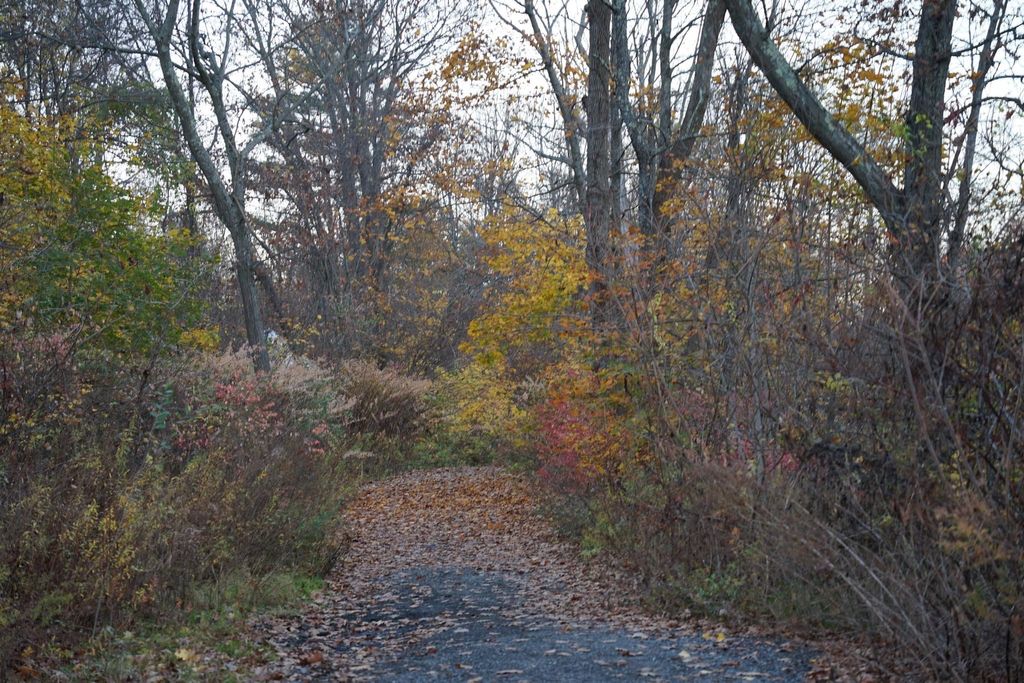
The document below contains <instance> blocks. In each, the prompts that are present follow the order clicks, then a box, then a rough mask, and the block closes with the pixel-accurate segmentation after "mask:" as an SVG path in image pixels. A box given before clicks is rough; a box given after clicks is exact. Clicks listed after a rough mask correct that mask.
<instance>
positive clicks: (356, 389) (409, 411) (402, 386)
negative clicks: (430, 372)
mask: <svg viewBox="0 0 1024 683" xmlns="http://www.w3.org/2000/svg"><path fill="white" fill-rule="evenodd" d="M339 374H340V385H341V391H342V392H343V393H344V394H345V396H347V397H349V400H350V403H351V406H350V408H351V418H350V426H351V428H352V430H353V431H355V432H357V433H360V434H364V435H371V436H373V435H376V436H383V437H394V436H397V435H399V434H401V435H403V436H415V435H416V434H418V433H419V432H421V431H422V430H423V429H424V428H425V427H426V426H427V425H428V422H429V411H428V402H427V396H428V392H429V391H430V387H431V383H430V381H428V380H423V379H416V378H413V377H409V376H406V375H403V374H401V373H399V372H398V371H396V370H393V369H385V370H381V369H379V368H378V367H377V366H375V365H373V364H372V363H367V362H365V361H358V360H352V361H346V362H345V363H343V364H342V365H341V368H340V372H339Z"/></svg>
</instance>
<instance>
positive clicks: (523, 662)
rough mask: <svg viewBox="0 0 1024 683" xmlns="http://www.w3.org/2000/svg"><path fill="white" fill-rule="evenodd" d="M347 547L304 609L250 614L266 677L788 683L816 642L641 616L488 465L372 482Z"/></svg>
mask: <svg viewBox="0 0 1024 683" xmlns="http://www.w3.org/2000/svg"><path fill="white" fill-rule="evenodd" d="M347 517H348V529H349V534H350V536H351V537H350V539H349V540H350V546H349V548H348V551H347V552H346V554H345V559H344V560H343V561H342V562H340V563H339V566H338V567H337V568H336V569H335V571H334V573H333V576H332V578H331V580H330V581H329V583H328V585H327V587H326V589H325V590H324V591H322V592H321V593H320V594H319V595H318V596H317V597H316V598H315V599H314V601H313V602H312V603H311V604H309V605H308V606H307V607H306V609H304V610H303V611H302V612H301V613H299V614H297V615H292V616H286V617H269V618H264V619H262V620H260V621H258V622H256V623H254V625H253V629H254V631H255V632H256V634H257V637H258V638H259V639H262V640H264V641H265V642H267V643H269V645H270V646H271V647H272V648H273V649H274V650H276V652H277V655H278V657H277V658H276V660H275V661H274V662H273V663H271V664H267V665H264V666H262V667H260V668H259V669H258V670H257V671H258V675H259V677H260V678H263V679H264V680H275V679H276V680H281V679H284V680H356V681H362V680H384V681H430V680H451V681H567V682H568V681H602V680H631V679H647V680H652V681H656V680H664V681H679V680H706V681H726V680H753V681H797V680H804V679H805V677H807V676H808V675H812V676H813V675H814V672H815V670H817V671H820V668H819V667H815V666H814V665H813V663H812V662H813V661H814V659H815V658H816V657H819V656H820V653H818V652H816V651H814V650H813V649H811V648H810V647H807V646H805V645H800V644H794V643H790V642H784V641H782V640H777V639H776V640H773V639H770V638H759V637H756V636H754V635H750V634H735V633H730V632H726V631H722V630H720V629H718V628H713V627H705V626H704V625H701V624H691V623H681V622H674V621H671V620H666V619H660V618H657V617H652V616H651V615H649V614H645V613H644V612H643V611H642V610H641V609H640V607H639V604H638V603H639V601H638V600H637V598H636V596H637V595H638V592H637V591H635V590H634V588H635V587H633V586H632V585H631V582H630V580H629V579H628V578H627V576H626V575H624V574H620V573H617V572H616V571H615V570H612V569H608V568H606V567H601V566H598V564H599V563H596V562H593V563H584V562H582V561H581V560H580V559H579V558H578V551H577V550H574V549H573V548H571V547H570V546H568V545H567V544H565V543H563V542H561V541H560V540H559V539H558V538H557V536H556V535H555V533H554V531H553V530H552V529H551V528H550V526H548V525H547V524H546V523H545V522H544V521H543V520H542V519H541V517H540V516H539V515H538V514H537V513H536V503H535V500H534V499H533V498H532V497H531V495H530V491H529V486H528V484H527V483H526V482H525V481H524V480H522V479H520V478H518V477H516V476H514V475H512V474H509V473H506V472H504V471H502V470H500V469H498V468H493V467H477V468H468V467H467V468H449V469H437V470H427V471H416V472H412V473H408V474H403V475H401V476H398V477H395V478H392V479H389V480H386V481H382V482H378V483H375V484H371V485H369V486H368V487H366V488H365V489H364V490H363V492H362V494H361V495H360V496H359V497H358V499H357V500H355V501H354V503H353V504H352V506H351V507H350V508H349V510H348V512H347Z"/></svg>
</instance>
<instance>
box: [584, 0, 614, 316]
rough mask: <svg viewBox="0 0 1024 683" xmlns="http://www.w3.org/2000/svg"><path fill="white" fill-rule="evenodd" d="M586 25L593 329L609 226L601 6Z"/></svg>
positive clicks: (604, 9) (602, 309) (607, 34)
mask: <svg viewBox="0 0 1024 683" xmlns="http://www.w3.org/2000/svg"><path fill="white" fill-rule="evenodd" d="M587 17H588V21H589V25H590V45H589V53H590V54H589V67H590V69H589V73H588V75H587V103H586V111H587V188H586V189H587V192H586V198H585V203H584V207H583V220H584V223H585V224H586V231H587V265H588V266H589V268H590V273H591V286H590V294H591V298H592V303H591V316H592V319H593V323H594V327H595V329H598V330H600V329H602V328H604V327H605V326H606V325H607V323H608V322H609V320H610V316H609V309H610V302H609V297H608V294H609V292H608V284H609V283H608V280H609V276H610V270H611V269H610V263H609V258H608V257H609V248H608V239H609V231H610V224H611V208H612V206H611V205H612V192H611V158H610V133H611V91H610V82H611V73H610V66H611V47H610V45H611V18H612V8H611V7H610V6H609V4H608V3H607V2H606V1H605V0H590V1H589V2H588V3H587Z"/></svg>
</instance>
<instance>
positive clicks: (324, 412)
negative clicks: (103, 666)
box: [0, 342, 348, 660]
mask: <svg viewBox="0 0 1024 683" xmlns="http://www.w3.org/2000/svg"><path fill="white" fill-rule="evenodd" d="M6 348H8V347H5V349H6ZM58 358H59V357H58ZM2 364H3V367H4V370H5V374H4V377H5V391H4V402H3V415H2V417H3V418H4V420H3V423H2V424H4V425H5V426H6V427H5V428H6V429H7V431H6V432H5V434H4V435H3V437H2V438H3V440H2V445H3V450H2V452H0V465H2V476H3V477H4V479H5V481H4V484H5V485H4V486H3V487H2V489H0V490H2V494H0V527H2V528H3V529H4V530H5V533H4V535H3V537H2V538H0V567H3V568H4V569H3V571H0V623H2V625H3V628H2V629H0V633H2V634H3V635H2V637H0V648H2V650H0V653H2V656H3V657H4V659H5V660H9V659H10V658H11V657H12V656H14V655H15V654H16V653H17V652H19V651H20V650H21V649H22V648H24V647H25V646H26V645H33V646H35V647H36V649H37V650H38V649H39V646H40V645H41V644H45V643H47V642H49V641H51V640H53V641H55V642H65V641H68V640H69V639H70V640H73V639H74V638H75V637H77V636H81V635H84V634H87V633H89V632H92V631H94V630H95V629H96V628H97V627H98V626H102V625H105V624H114V625H124V624H127V623H129V622H131V621H133V620H135V619H137V618H138V617H139V616H140V615H146V614H153V613H155V612H158V611H163V610H166V609H169V608H176V607H186V608H187V607H188V605H189V601H190V600H191V598H192V596H194V595H196V587H198V586H201V585H204V584H209V585H213V584H217V583H219V582H220V581H221V579H223V577H229V576H239V575H245V576H251V577H253V580H256V581H258V580H259V578H260V577H262V576H266V575H268V574H271V573H273V572H277V571H282V570H285V569H294V570H297V571H300V572H306V573H315V572H322V571H324V570H325V569H326V568H327V567H328V566H329V565H330V563H331V561H332V558H333V554H334V552H335V551H334V548H333V545H332V542H331V531H332V528H333V523H334V520H335V513H336V512H337V510H338V507H339V505H340V496H341V492H342V491H343V483H344V477H345V470H344V469H343V465H342V463H341V460H340V458H338V457H337V453H338V452H339V451H340V450H341V447H342V445H343V444H342V442H343V441H344V440H345V438H346V431H345V429H344V423H345V422H346V421H347V408H348V403H347V402H346V401H344V400H343V399H341V398H340V394H339V392H338V389H337V386H336V381H335V380H334V379H333V378H332V377H331V376H330V375H329V374H328V373H326V372H324V371H322V370H320V369H319V368H317V367H316V366H315V365H313V364H312V363H303V364H298V365H294V366H290V367H286V368H279V369H277V370H276V371H275V372H273V373H270V374H267V375H265V376H257V375H256V374H255V373H254V372H253V370H252V364H251V362H250V361H249V359H248V357H247V356H246V355H245V354H242V353H238V354H230V353H229V354H219V355H211V354H204V355H189V356H185V357H182V358H178V359H167V360H161V361H154V362H149V363H146V364H132V363H126V362H125V361H124V360H123V359H119V360H118V361H117V362H115V361H114V357H112V356H111V355H110V354H109V353H106V352H94V353H88V354H85V353H82V354H79V356H78V357H77V358H76V359H75V360H74V361H69V360H65V361H64V362H63V363H62V364H60V365H55V364H54V361H53V356H52V355H49V354H47V349H46V347H45V345H44V344H42V343H41V342H40V343H38V344H35V345H34V346H32V345H30V346H22V347H21V348H20V349H19V350H18V352H17V353H12V352H11V351H5V352H3V358H2ZM40 368H48V369H49V372H39V369H40Z"/></svg>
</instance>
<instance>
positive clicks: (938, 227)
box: [725, 0, 1007, 311]
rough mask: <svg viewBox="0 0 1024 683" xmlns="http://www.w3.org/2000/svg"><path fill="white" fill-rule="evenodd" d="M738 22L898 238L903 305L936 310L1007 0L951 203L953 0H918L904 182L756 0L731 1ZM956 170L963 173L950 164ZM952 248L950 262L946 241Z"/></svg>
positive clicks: (986, 51)
mask: <svg viewBox="0 0 1024 683" xmlns="http://www.w3.org/2000/svg"><path fill="white" fill-rule="evenodd" d="M725 4H726V6H727V8H728V10H729V16H730V17H731V19H732V24H733V27H734V28H735V30H736V33H737V34H738V35H739V37H740V40H741V41H742V42H743V44H744V46H745V47H746V48H747V50H748V51H749V53H750V55H751V57H752V59H753V60H754V63H755V64H756V65H757V66H758V68H759V69H760V70H761V71H762V72H763V73H764V75H765V77H766V78H767V79H768V81H769V83H771V85H772V87H773V88H774V89H775V90H776V92H778V94H779V96H780V97H782V99H783V100H785V101H786V103H787V104H788V105H789V106H790V108H791V109H792V110H793V113H794V114H796V116H797V118H799V119H800V121H801V123H803V124H804V126H806V127H807V130H808V131H809V132H810V133H811V135H813V136H814V138H815V139H816V140H818V142H819V143H821V145H822V146H823V147H824V148H825V149H826V150H828V152H829V153H830V154H831V155H832V156H833V157H834V158H835V159H836V160H837V161H839V162H840V163H841V164H842V165H843V166H844V167H846V169H847V170H848V171H849V172H850V174H851V175H852V176H853V177H854V179H855V180H856V181H857V183H858V184H859V185H860V187H861V188H862V189H863V191H864V194H865V195H866V196H867V198H868V200H869V201H870V202H871V203H872V204H873V205H874V207H875V208H876V209H877V210H878V212H879V214H880V215H881V217H882V220H883V221H884V223H885V226H886V228H887V230H888V232H889V235H890V238H891V241H892V242H893V244H894V249H893V250H892V268H893V273H894V274H895V276H896V278H897V280H898V281H899V283H900V285H901V294H902V297H903V301H904V304H905V305H906V306H907V307H908V308H909V309H910V310H911V311H916V310H918V309H919V307H920V306H925V307H926V308H928V309H929V310H930V311H934V310H935V308H934V303H935V302H934V301H932V300H933V299H936V298H937V299H938V300H939V301H942V302H946V301H947V296H945V295H942V294H941V293H940V292H938V291H937V290H936V288H937V287H939V286H940V285H941V284H943V282H944V280H945V278H946V277H947V276H948V277H951V278H955V277H956V270H955V266H956V261H957V254H958V252H959V250H960V247H961V244H962V241H963V229H964V224H965V221H966V219H967V210H968V206H967V204H968V199H969V197H970V182H971V177H972V173H973V164H974V156H975V145H976V140H977V126H978V116H979V113H980V109H981V106H982V102H983V100H984V89H985V86H986V85H987V83H988V78H989V74H990V70H991V68H992V66H993V63H994V53H995V51H996V50H997V49H998V47H999V41H1000V36H1001V34H1002V22H1003V19H1004V17H1005V15H1006V5H1007V3H1006V0H995V1H994V3H993V6H992V8H991V10H990V11H989V12H988V27H987V31H986V33H985V37H984V39H983V41H982V43H981V44H980V46H973V47H980V49H981V60H980V62H979V64H978V66H977V69H976V70H975V72H974V73H973V74H972V76H971V80H972V81H973V83H972V92H973V96H972V101H971V105H970V115H969V117H968V125H967V134H966V138H965V143H966V147H965V149H964V154H963V161H962V162H961V167H960V170H959V175H960V178H961V180H960V192H959V199H958V200H957V202H956V203H955V204H954V205H952V206H951V205H950V204H948V203H947V201H946V199H945V197H946V191H945V183H946V175H945V174H944V172H943V165H944V164H943V142H944V139H945V138H944V135H945V124H946V113H947V112H946V111H945V108H944V96H945V90H946V82H947V80H948V78H949V67H950V60H951V58H952V55H953V47H952V41H953V24H954V20H955V19H956V16H957V8H958V4H959V3H958V2H957V1H956V0H927V1H925V2H923V3H922V5H921V16H920V19H919V22H918V27H917V39H916V41H915V45H914V53H913V57H912V59H913V72H912V78H911V87H910V101H909V108H908V112H907V117H906V130H905V134H904V138H905V151H904V161H903V169H902V171H903V173H902V175H903V184H902V187H899V186H897V185H896V184H895V183H894V182H893V181H892V179H891V178H890V175H889V174H888V173H887V172H886V170H885V168H884V167H883V166H882V165H881V164H880V163H879V162H878V160H876V159H875V158H874V157H873V156H872V155H871V153H869V152H868V151H867V149H865V147H864V145H863V144H862V143H861V142H860V141H859V140H857V138H856V137H854V135H853V134H851V133H850V131H849V130H848V129H847V128H846V127H845V126H844V125H843V124H842V123H841V122H840V121H838V120H837V119H836V117H835V116H834V115H833V114H832V113H830V112H829V111H828V110H826V109H825V107H824V106H823V105H822V104H821V101H820V100H819V98H818V97H817V96H816V95H815V94H814V93H813V92H812V90H811V89H810V87H808V85H807V83H806V82H805V81H804V80H803V79H802V78H801V77H800V76H799V75H798V74H797V72H796V71H795V70H794V69H793V67H792V66H790V64H789V63H788V62H787V61H786V59H785V57H783V55H782V53H781V52H780V51H779V49H778V47H777V46H776V45H775V43H774V42H773V41H772V40H771V39H770V38H769V37H768V34H767V33H766V31H765V29H764V26H763V25H762V24H761V21H760V19H759V18H758V16H757V13H756V12H755V11H754V7H753V5H752V3H751V2H750V0H726V2H725ZM950 175H956V174H955V173H951V174H950ZM944 244H946V245H948V251H947V253H948V255H949V256H950V257H951V258H950V259H949V260H947V261H946V262H945V263H943V245H944Z"/></svg>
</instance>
